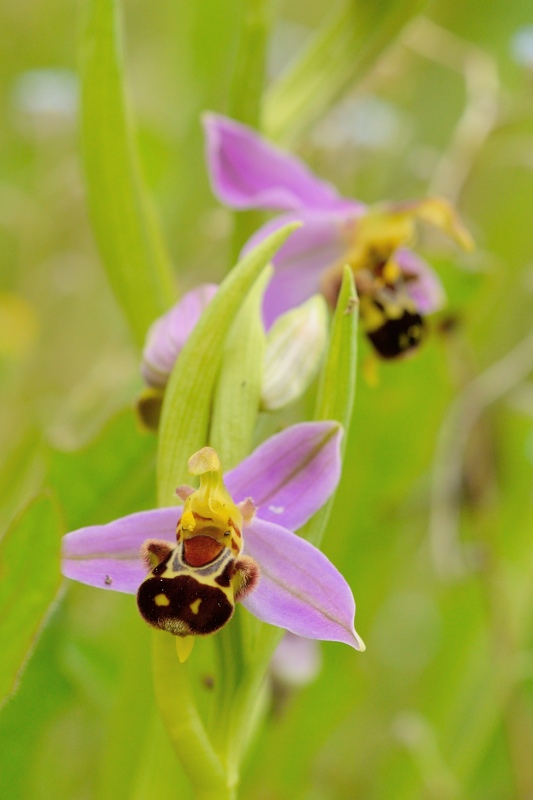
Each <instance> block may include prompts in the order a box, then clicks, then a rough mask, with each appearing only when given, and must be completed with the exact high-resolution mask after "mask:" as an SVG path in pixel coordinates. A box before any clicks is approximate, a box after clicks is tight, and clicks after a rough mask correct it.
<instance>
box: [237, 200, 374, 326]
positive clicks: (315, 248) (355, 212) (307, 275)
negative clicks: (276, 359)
mask: <svg viewBox="0 0 533 800" xmlns="http://www.w3.org/2000/svg"><path fill="white" fill-rule="evenodd" d="M359 215H360V211H359V208H358V206H355V205H352V206H350V207H347V208H345V209H343V210H338V211H328V212H322V213H317V212H305V213H304V212H300V213H299V214H298V213H293V214H284V215H283V216H281V217H276V219H273V220H271V221H270V222H268V223H267V224H266V225H264V226H263V227H262V228H260V229H259V230H258V231H257V232H256V233H255V234H254V236H252V238H251V239H250V240H249V241H248V242H247V243H246V246H245V248H244V252H248V251H249V250H250V249H251V248H252V247H255V245H257V244H258V243H259V242H260V241H262V239H264V238H265V237H266V236H268V234H270V233H272V232H273V231H274V230H275V229H276V228H278V227H280V226H281V225H285V224H286V223H287V222H292V221H293V220H295V219H298V220H300V221H301V222H303V227H302V228H299V229H298V230H296V231H294V233H293V234H292V235H291V237H290V238H289V239H288V240H287V241H286V242H285V244H284V245H283V247H282V248H281V249H280V250H279V251H278V252H277V253H276V256H275V258H274V259H273V264H274V269H275V272H274V275H273V277H272V279H271V281H270V283H269V285H268V286H267V289H266V292H265V296H264V299H263V317H264V320H265V325H266V327H267V328H270V326H271V325H272V323H273V322H274V320H275V319H277V317H279V316H280V314H283V313H284V312H285V311H288V310H289V309H291V308H294V307H295V306H299V305H300V304H301V303H303V302H304V301H305V300H308V299H309V297H311V296H312V295H314V294H316V293H317V292H320V291H321V277H322V274H323V273H324V271H325V270H327V268H328V267H331V266H333V265H334V264H337V263H339V262H340V261H341V260H342V258H343V256H344V254H345V253H346V252H347V251H348V248H349V237H350V235H351V232H352V228H353V224H354V221H355V220H356V219H357V217H358V216H359Z"/></svg>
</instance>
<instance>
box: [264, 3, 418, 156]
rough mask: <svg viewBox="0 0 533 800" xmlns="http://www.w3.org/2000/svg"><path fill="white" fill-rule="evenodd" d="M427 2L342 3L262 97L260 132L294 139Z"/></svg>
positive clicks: (281, 139) (360, 75) (362, 72)
mask: <svg viewBox="0 0 533 800" xmlns="http://www.w3.org/2000/svg"><path fill="white" fill-rule="evenodd" d="M425 5H426V0H380V2H375V3H371V2H370V3H369V2H367V0H345V2H344V3H342V5H341V7H340V9H337V10H335V11H334V12H333V13H332V14H331V16H330V17H329V18H328V20H327V21H326V22H325V23H324V24H323V25H322V27H321V28H320V29H319V30H318V31H317V32H316V33H315V35H314V36H313V38H312V39H311V41H310V42H309V44H308V45H307V47H305V48H304V49H303V51H302V52H301V53H299V54H298V55H297V56H296V58H295V59H294V61H293V62H292V63H291V64H290V65H289V67H288V68H287V70H286V71H285V73H284V74H282V76H281V77H280V78H279V79H278V80H277V81H276V82H274V83H273V84H272V86H271V87H270V89H269V91H268V92H267V93H266V95H265V102H264V108H263V128H264V131H265V133H266V134H267V136H269V137H270V138H272V139H275V140H277V141H279V142H284V143H287V142H290V141H291V140H294V139H295V138H296V137H297V136H298V135H299V134H300V133H301V132H302V131H303V130H305V129H306V128H307V127H309V125H311V124H312V123H313V122H314V121H315V120H316V119H317V118H318V117H319V116H320V115H321V114H323V113H324V111H326V110H327V109H328V108H329V107H330V106H331V105H332V104H333V103H334V102H335V101H336V100H337V99H338V98H339V96H340V95H341V94H342V92H343V91H345V90H346V89H347V88H348V87H353V86H354V85H355V84H356V83H357V82H358V81H360V80H361V79H362V78H364V77H365V75H366V74H367V73H368V72H369V71H370V69H371V68H372V67H373V66H374V64H375V63H376V61H377V60H378V58H379V57H380V56H381V55H382V53H383V51H384V50H385V48H387V47H388V46H389V45H390V44H391V43H392V42H393V41H394V40H395V39H396V37H397V36H398V34H399V33H400V31H401V30H402V28H403V27H404V26H405V25H406V24H407V23H408V22H409V21H410V20H411V19H412V17H414V16H415V15H416V14H418V12H419V11H420V10H421V9H422V8H423V7H424V6H425Z"/></svg>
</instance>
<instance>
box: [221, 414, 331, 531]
mask: <svg viewBox="0 0 533 800" xmlns="http://www.w3.org/2000/svg"><path fill="white" fill-rule="evenodd" d="M341 438H342V428H341V426H340V425H339V424H338V423H337V422H302V423H300V424H299V425H292V426H291V427H290V428H287V430H285V431H283V432H282V433H278V434H277V435H276V436H272V437H271V438H270V439H268V440H267V441H266V442H264V443H263V444H262V445H260V446H259V447H258V448H257V449H256V450H254V452H253V453H252V454H251V455H249V456H248V457H247V458H245V459H244V461H242V462H241V464H239V465H238V466H237V467H235V469H233V470H231V472H228V474H227V475H226V476H225V481H226V486H227V487H228V489H229V491H230V494H231V495H232V496H233V498H234V500H235V501H236V502H240V501H241V500H244V499H246V498H247V497H251V498H252V500H253V501H254V503H255V505H256V506H257V507H258V511H257V514H258V516H259V517H260V518H261V519H262V520H270V521H272V522H276V523H278V524H279V525H283V526H284V527H286V528H289V529H290V530H297V529H298V528H301V526H302V525H303V524H304V523H305V522H307V520H308V519H309V518H310V517H312V516H313V514H315V513H316V511H318V509H319V508H321V507H322V506H323V505H324V503H325V502H326V501H327V500H328V498H329V497H330V496H331V495H332V494H333V492H334V491H335V489H336V487H337V484H338V482H339V478H340V472H341V460H340V442H341ZM246 531H247V529H246ZM246 531H245V536H246Z"/></svg>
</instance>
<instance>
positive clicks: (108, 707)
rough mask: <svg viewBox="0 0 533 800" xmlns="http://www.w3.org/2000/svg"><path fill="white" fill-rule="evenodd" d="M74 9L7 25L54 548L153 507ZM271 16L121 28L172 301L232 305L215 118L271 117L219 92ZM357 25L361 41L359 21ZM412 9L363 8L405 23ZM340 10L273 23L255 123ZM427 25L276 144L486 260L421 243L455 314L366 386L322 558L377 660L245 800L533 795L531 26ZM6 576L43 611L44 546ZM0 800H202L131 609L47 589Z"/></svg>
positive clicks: (453, 16) (8, 263)
mask: <svg viewBox="0 0 533 800" xmlns="http://www.w3.org/2000/svg"><path fill="white" fill-rule="evenodd" d="M83 5H84V4H83V3H79V4H78V7H76V6H75V5H73V4H72V3H70V2H67V1H66V0H46V2H40V3H38V2H35V0H19V2H17V3H7V2H5V3H4V4H3V7H2V10H1V12H0V13H1V17H0V43H1V52H2V54H3V57H2V61H1V64H0V103H1V107H2V119H3V122H2V126H1V127H0V164H1V165H2V166H1V168H0V251H1V273H0V281H1V282H0V381H1V383H0V399H1V408H2V414H1V415H0V442H1V446H0V453H1V461H0V485H1V486H2V491H1V494H0V513H1V523H2V530H3V529H5V528H6V527H7V525H8V524H9V522H10V521H11V519H12V518H13V516H14V515H15V514H17V513H18V512H20V510H21V509H23V508H24V506H25V505H26V504H27V502H28V501H29V500H31V498H33V497H34V496H35V495H37V494H38V493H39V492H40V491H41V490H42V489H43V488H51V489H52V490H53V492H54V496H55V498H56V501H57V506H58V508H59V511H58V513H59V516H60V519H61V524H60V525H59V528H61V530H62V531H66V530H71V529H72V528H74V527H79V526H81V525H85V524H90V523H96V522H106V521H108V520H110V519H113V518H114V517H115V516H117V515H120V514H126V513H129V512H131V511H134V510H137V509H142V508H149V507H151V506H153V505H154V503H155V480H154V463H155V440H154V439H153V438H152V437H151V436H150V435H148V434H143V433H141V432H140V431H139V429H138V427H137V425H136V422H135V419H134V415H133V410H132V409H133V404H134V401H135V398H136V395H137V394H138V392H139V390H140V388H141V381H140V377H139V374H138V360H139V355H138V351H137V350H136V348H135V345H134V342H133V341H132V338H131V336H130V333H129V330H128V327H127V324H126V321H125V318H124V317H123V315H122V312H121V310H120V308H119V306H118V304H117V303H116V300H115V298H114V296H113V294H112V292H111V290H110V288H109V284H108V282H107V279H106V275H105V272H104V270H103V269H102V265H101V263H100V259H99V257H98V253H97V249H96V246H95V243H94V240H93V236H92V233H91V228H90V224H89V221H88V213H87V208H86V202H85V189H84V186H85V182H84V178H83V170H82V164H81V157H80V145H79V140H80V134H79V130H78V126H77V108H78V103H79V91H78V81H77V64H78V42H79V32H80V27H81V21H80V20H81V15H82V11H83V8H82V6H83ZM260 5H261V4H260V3H256V2H250V3H249V4H247V3H246V2H245V1H244V0H227V2H225V3H220V2H217V0H196V1H195V2H193V0H189V1H188V2H187V0H180V2H174V3H168V4H149V3H143V2H140V0H127V1H126V2H125V3H124V8H123V11H124V22H125V34H126V43H127V62H126V67H127V78H128V84H129V90H130V93H131V98H132V103H133V107H134V110H135V121H136V126H137V133H138V145H139V149H140V153H141V158H142V164H143V167H144V170H145V175H146V179H147V183H148V185H149V188H150V190H151V193H152V194H153V197H154V200H155V204H156V207H157V210H158V212H159V215H160V217H161V221H162V227H163V231H164V235H165V238H166V241H167V244H168V249H169V252H170V255H171V259H172V262H173V265H174V267H175V271H176V275H177V278H178V281H179V287H180V289H181V290H184V289H186V288H189V287H191V286H193V285H195V284H196V283H199V282H200V281H204V280H206V279H209V280H215V281H217V280H220V279H221V277H222V276H223V275H224V274H225V272H226V271H227V269H228V267H229V266H230V265H231V263H230V260H231V253H232V252H233V250H234V248H235V242H236V240H237V239H238V236H239V226H241V225H243V220H239V221H238V222H237V224H236V225H235V220H234V217H233V215H232V214H231V213H230V212H229V211H227V210H226V209H223V208H221V207H220V206H219V205H218V203H217V202H216V200H215V199H214V198H213V196H212V194H211V192H210V189H209V185H208V180H207V174H206V169H205V164H204V160H203V139H202V134H201V128H200V123H199V115H200V113H201V112H202V111H203V110H205V109H212V110H217V111H221V112H225V113H237V111H239V110H240V115H241V116H244V117H246V116H247V115H248V107H247V106H246V103H245V102H244V100H248V101H249V103H251V105H253V104H254V102H255V103H256V104H257V106H259V105H260V103H259V95H253V93H252V94H251V95H249V96H248V98H244V100H243V97H241V96H240V95H239V91H238V89H236V88H235V79H234V77H233V76H234V73H235V64H236V60H237V59H238V55H239V45H240V42H241V41H242V39H241V37H242V31H243V29H244V27H245V26H246V24H248V23H247V20H248V22H249V18H250V15H253V13H254V9H255V10H257V8H258V7H259V6H260ZM355 5H356V7H357V11H358V13H359V14H360V18H361V19H364V18H365V14H367V12H368V4H365V3H364V2H363V0H361V2H360V3H359V4H355ZM419 5H420V4H419ZM387 7H390V8H387ZM401 7H402V4H401V3H399V2H395V3H394V2H390V0H389V2H384V3H377V4H376V6H375V8H376V9H377V11H379V10H380V8H383V9H386V8H387V10H389V11H390V12H391V15H392V18H394V15H395V14H396V15H398V14H399V15H400V16H401ZM343 8H344V6H343V4H342V3H340V4H339V6H338V8H337V7H336V8H335V9H334V10H333V12H332V11H331V9H330V3H329V2H326V0H313V2H309V0H308V1H307V2H301V1H300V0H292V2H291V0H287V2H280V3H278V4H276V6H275V7H272V8H271V9H270V10H269V14H270V15H271V17H272V28H271V33H270V39H269V42H268V50H267V78H266V86H267V95H266V98H267V99H266V101H265V106H264V107H265V108H267V109H268V108H270V109H272V105H273V101H272V102H271V103H270V106H269V105H268V103H269V100H268V98H269V97H270V98H272V97H273V96H275V94H274V95H273V94H272V92H273V91H274V90H275V88H276V87H277V86H279V85H280V84H279V81H280V77H282V76H283V75H286V74H287V72H288V73H289V74H290V72H291V69H292V67H291V59H292V58H293V57H294V56H295V54H296V58H298V53H299V52H301V48H303V47H304V46H305V45H306V43H307V42H308V41H309V40H310V39H311V38H312V37H313V36H316V35H317V32H320V31H321V30H322V29H323V27H324V25H327V24H328V22H327V21H328V19H329V18H330V16H331V15H332V14H333V16H335V13H337V11H338V12H339V13H342V10H343ZM423 13H424V16H420V17H416V16H415V17H414V18H413V19H412V21H411V22H410V23H409V24H408V25H405V26H396V27H399V28H400V30H396V29H395V26H394V25H391V26H390V30H391V31H392V33H389V34H388V35H385V34H384V44H387V47H386V48H383V47H381V48H378V49H379V57H377V56H376V57H375V58H370V59H368V61H367V63H365V64H364V65H363V66H360V67H357V69H356V68H354V69H353V73H352V72H351V71H350V63H351V62H350V59H348V69H347V70H346V74H345V76H344V78H343V80H342V81H340V82H339V85H338V87H336V88H334V87H331V91H328V86H326V88H325V91H324V92H323V94H324V97H323V99H322V100H320V104H318V105H317V106H316V107H314V108H312V109H311V110H310V111H309V114H308V115H307V116H305V115H303V116H302V117H300V118H299V119H297V120H295V121H293V122H292V123H291V125H292V127H291V126H289V127H288V128H287V129H286V130H285V131H284V132H283V131H280V132H279V137H278V138H279V139H280V141H282V142H283V143H285V144H287V143H288V144H289V145H290V147H291V148H292V149H293V150H294V151H295V152H297V153H298V154H299V155H301V156H302V157H303V158H305V159H306V160H307V161H308V163H310V164H311V165H312V166H313V167H314V168H315V169H316V170H317V171H318V173H319V174H320V175H322V176H324V177H326V178H328V179H329V180H331V181H332V182H334V183H335V184H336V185H337V186H338V187H339V189H340V191H341V192H343V193H344V194H346V195H347V196H352V197H358V198H360V199H362V200H364V201H366V202H375V201H379V200H381V199H395V200H396V199H405V198H417V197H421V196H424V195H427V194H433V193H437V194H443V195H444V196H445V197H447V198H449V199H451V200H452V201H453V202H455V203H456V204H457V206H458V208H459V210H460V212H461V214H462V216H463V218H464V220H465V221H466V223H467V225H468V226H469V227H470V229H471V230H472V232H473V234H474V236H475V239H476V242H477V250H476V252H475V253H474V254H473V255H469V256H464V255H462V254H459V253H458V252H456V251H455V250H453V251H452V250H451V249H450V248H449V247H448V246H447V244H446V243H445V242H444V241H442V240H441V239H440V238H437V237H436V236H435V237H433V236H429V234H428V235H425V236H424V237H423V239H422V242H421V245H420V252H422V253H423V254H424V255H425V256H426V257H427V258H428V259H429V260H430V261H431V263H432V264H434V266H435V268H436V269H437V270H438V272H439V274H440V276H441V278H442V280H443V282H444V284H445V286H446V289H447V292H448V298H449V305H448V308H447V309H446V310H445V312H442V313H441V314H440V316H439V317H437V318H434V319H433V320H432V322H431V329H432V335H431V337H430V340H429V341H428V342H427V344H426V345H425V346H424V348H423V349H422V350H421V351H420V353H419V354H417V355H416V357H415V358H413V359H412V360H409V361H404V362H401V363H394V364H384V365H380V368H379V370H378V378H379V380H378V382H377V385H372V382H368V381H367V380H365V377H364V371H363V372H362V373H361V374H360V377H359V383H358V395H357V400H356V409H355V415H354V419H353V423H352V427H351V430H350V434H349V443H348V451H347V456H346V468H345V472H344V475H343V479H342V484H341V487H340V490H339V492H338V495H337V500H336V504H335V508H334V513H333V516H332V519H331V522H330V525H329V529H328V532H327V534H326V537H325V540H324V549H325V551H326V553H327V554H328V556H329V557H330V558H331V559H332V560H333V561H334V563H335V564H336V565H337V566H338V567H339V568H340V569H341V570H342V572H343V574H344V575H345V576H346V578H347V579H348V581H349V583H350V584H351V586H352V588H353V591H354V594H355V597H356V600H357V604H358V616H357V629H358V631H359V632H360V633H361V635H362V637H363V638H364V640H365V642H366V644H367V651H366V653H364V654H363V655H360V654H357V653H354V652H353V651H351V650H349V649H348V648H344V647H343V646H341V645H339V644H325V645H320V647H321V650H322V653H323V666H322V670H321V671H320V673H319V675H318V677H317V678H316V680H315V681H314V682H313V683H312V684H310V685H309V686H307V687H305V688H302V689H301V690H299V691H294V692H288V695H287V696H285V694H284V696H283V698H281V697H278V698H277V700H278V702H276V703H274V704H273V711H272V714H270V716H269V720H268V724H267V725H266V726H265V727H264V729H263V730H262V732H261V734H260V735H259V737H258V739H257V741H256V742H254V745H253V747H252V750H251V753H250V757H249V759H248V761H247V763H246V765H245V770H244V776H243V788H242V797H243V798H250V799H251V798H253V800H278V798H279V800H282V799H283V798H301V799H302V800H303V799H304V798H305V800H334V799H336V798H339V799H340V800H344V799H345V798H346V800H351V799H352V798H362V799H364V800H378V799H379V800H389V798H394V799H395V800H396V798H398V799H399V800H410V799H411V798H428V799H430V800H455V798H465V799H466V798H468V800H507V798H509V800H510V799H511V798H523V799H524V800H526V798H531V797H533V760H532V758H531V753H532V752H533V718H532V713H531V712H532V702H533V695H532V683H531V678H532V676H533V659H532V655H531V649H530V648H531V611H532V600H533V589H532V585H533V504H532V500H533V491H532V488H533V487H532V477H533V476H532V472H533V383H532V382H531V371H532V370H533V338H531V322H530V321H531V318H532V310H533V237H532V221H531V220H532V219H533V180H532V170H533V105H532V102H531V100H532V93H533V16H532V14H531V10H528V8H527V5H526V4H524V3H523V2H522V1H521V0H508V2H506V3H505V4H496V3H486V2H481V0H466V1H463V2H461V3H459V2H455V1H454V2H450V0H446V2H445V1H444V0H442V2H436V3H433V4H430V5H429V6H427V7H426V8H425V9H423ZM365 24H367V25H368V26H369V29H370V30H372V29H373V28H372V26H374V25H375V26H378V25H379V13H376V20H374V19H373V18H370V20H369V21H368V20H367V22H366V23H365ZM319 66H320V65H318V66H317V65H315V67H314V68H315V69H317V70H318V71H320V69H319ZM304 77H305V75H304ZM269 87H270V88H269ZM272 87H274V90H273V89H272ZM322 88H324V87H322ZM268 91H270V94H268ZM250 98H251V99H250ZM275 112H276V109H275V108H274V112H271V113H273V114H274V116H273V117H268V115H267V114H266V112H265V117H264V119H265V121H266V122H265V124H266V125H267V127H268V125H269V120H270V127H271V129H272V131H274V130H275V127H276V126H275V124H274V123H275V121H276V116H275ZM253 113H254V112H253V110H252V111H251V112H250V115H252V116H253ZM272 119H273V120H274V122H272ZM112 202H113V198H112V197H106V198H102V203H103V204H105V203H112ZM256 221H257V220H256ZM245 224H251V221H250V219H248V220H247V221H245ZM232 232H233V233H232ZM425 233H427V232H425ZM528 336H529V337H530V338H529V339H528ZM361 351H362V352H361V363H362V364H365V363H366V359H367V356H368V349H367V346H366V344H365V343H364V342H363V341H362V342H361ZM291 419H292V417H291V411H290V410H289V411H288V412H287V415H286V420H285V419H284V417H283V415H281V418H280V424H282V423H283V422H284V421H290V420H291ZM102 431H103V432H102ZM101 432H102V433H101ZM41 519H42V518H41V517H40V516H39V515H37V524H36V525H35V539H36V542H37V540H38V537H39V534H40V523H41ZM43 525H44V522H43ZM57 536H59V531H58V532H57ZM29 541H30V542H31V537H30V540H29ZM21 542H22V539H21ZM19 555H20V557H21V567H20V569H21V571H22V572H23V573H24V581H22V579H21V583H20V591H21V593H22V592H24V593H31V587H32V583H33V579H35V580H36V581H37V580H38V573H39V568H40V558H41V556H40V552H39V547H38V544H37V543H36V544H35V545H34V546H32V545H31V544H30V545H27V550H25V551H24V552H23V553H20V554H19ZM32 556H33V557H32ZM1 630H2V628H1V625H0V631H1ZM202 691H205V692H208V691H209V690H208V688H206V687H204V688H203V689H202ZM279 691H280V689H279V687H278V692H279ZM282 699H283V702H281V700H282ZM0 796H1V797H3V798H6V800H19V798H20V800H22V799H24V800H26V799H29V798H31V799H32V800H49V799H50V800H51V799H52V798H54V800H55V799H60V800H63V798H64V799H65V800H89V798H90V799H91V800H92V799H93V798H95V800H104V799H108V798H109V799H110V798H114V800H119V799H120V798H128V799H129V798H134V800H142V799H143V798H146V799H148V798H155V797H157V798H158V800H166V798H172V797H180V798H181V797H183V798H187V797H190V796H191V795H190V790H189V789H188V787H187V783H186V781H185V779H184V778H183V777H182V775H181V773H180V771H179V768H178V767H177V766H176V765H175V764H174V759H173V755H172V753H171V750H170V745H168V744H167V742H166V740H165V737H164V734H163V732H162V729H161V727H160V723H159V722H158V720H157V715H156V711H155V706H154V701H153V694H152V688H151V675H150V653H149V635H148V631H147V630H146V629H145V626H144V624H143V623H142V621H141V620H140V619H139V618H138V617H137V614H136V610H135V605H134V601H133V599H132V598H131V597H125V596H124V597H123V596H119V595H115V594H114V593H105V594H104V593H100V592H98V591H97V590H95V589H90V588H88V587H83V586H80V585H77V584H76V585H74V584H72V585H69V586H68V587H65V589H64V590H63V591H62V592H61V593H60V596H59V597H58V599H57V602H56V604H55V606H54V609H53V612H52V613H51V615H50V616H49V619H48V625H47V627H46V630H45V631H44V633H43V635H42V637H41V638H40V640H39V642H38V644H37V646H36V649H35V652H34V653H33V656H32V658H31V660H30V661H29V663H28V665H27V668H26V670H25V672H24V674H23V676H22V680H21V682H20V685H19V688H18V690H17V692H16V694H15V696H14V697H13V698H12V699H10V700H9V702H8V703H7V704H6V705H5V707H4V709H3V710H2V712H1V714H0Z"/></svg>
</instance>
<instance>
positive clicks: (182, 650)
mask: <svg viewBox="0 0 533 800" xmlns="http://www.w3.org/2000/svg"><path fill="white" fill-rule="evenodd" d="M174 638H175V640H176V652H177V654H178V658H179V661H180V664H183V663H185V661H187V659H188V658H189V656H190V654H191V652H192V648H193V645H194V636H175V637H174Z"/></svg>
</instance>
